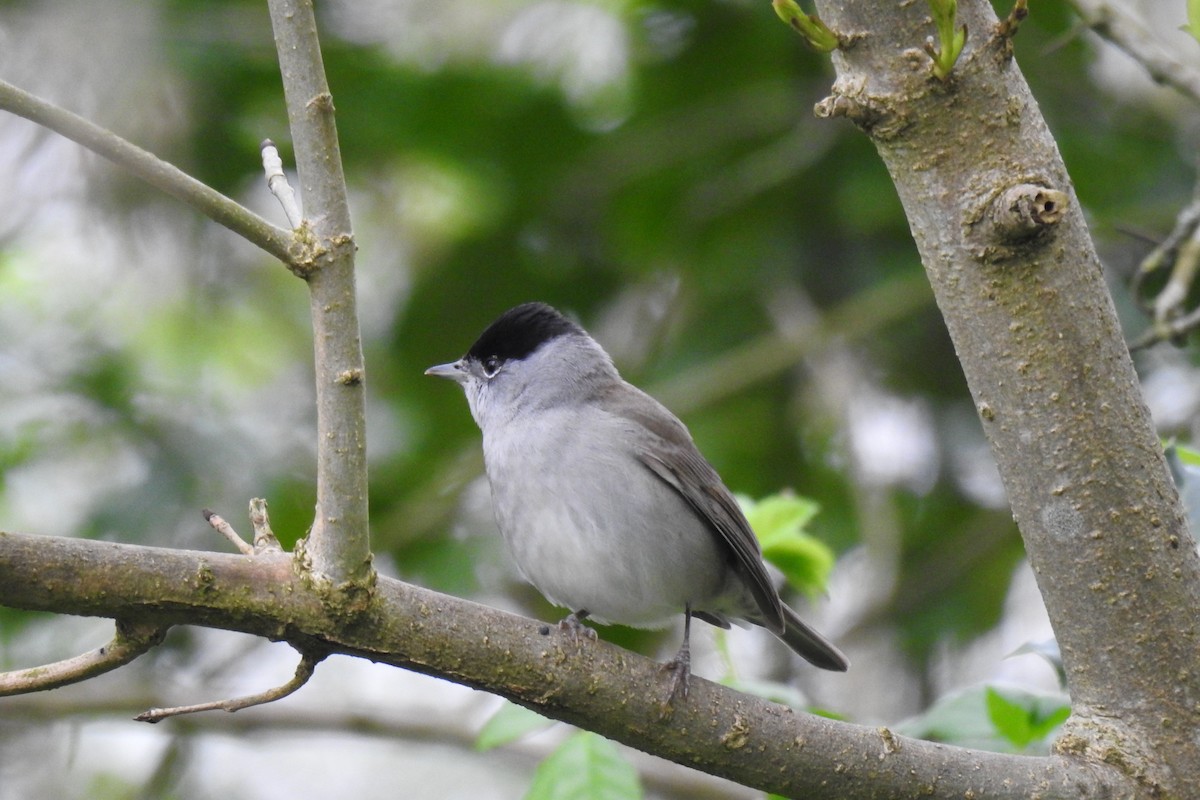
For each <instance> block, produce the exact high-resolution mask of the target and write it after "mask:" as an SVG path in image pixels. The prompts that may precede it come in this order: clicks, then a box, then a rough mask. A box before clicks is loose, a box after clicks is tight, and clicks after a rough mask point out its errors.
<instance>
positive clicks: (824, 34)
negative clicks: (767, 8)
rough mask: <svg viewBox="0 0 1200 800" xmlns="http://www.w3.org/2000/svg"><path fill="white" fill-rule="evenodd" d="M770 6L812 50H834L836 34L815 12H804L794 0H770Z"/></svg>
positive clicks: (836, 39)
mask: <svg viewBox="0 0 1200 800" xmlns="http://www.w3.org/2000/svg"><path fill="white" fill-rule="evenodd" d="M771 7H772V8H774V9H775V13H776V14H777V15H779V18H780V19H781V20H783V21H784V22H786V23H787V24H788V25H791V26H792V29H793V30H795V31H796V32H797V33H799V34H800V35H801V36H803V37H804V41H806V42H808V43H809V44H810V45H811V46H812V48H813V49H814V50H817V51H819V52H821V53H828V52H830V51H831V50H836V49H837V47H838V45H839V44H840V42H839V41H838V37H837V34H836V33H834V32H833V31H831V30H829V28H828V26H826V25H825V23H824V22H822V21H821V18H820V17H818V16H817V15H816V14H806V13H804V9H802V8H800V6H799V4H797V3H796V0H771Z"/></svg>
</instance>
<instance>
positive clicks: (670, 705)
mask: <svg viewBox="0 0 1200 800" xmlns="http://www.w3.org/2000/svg"><path fill="white" fill-rule="evenodd" d="M662 671H663V672H670V673H671V685H670V690H669V691H668V692H667V697H666V699H665V700H664V701H663V702H662V704H661V705H660V708H661V710H662V717H663V719H666V718H667V717H669V716H671V712H672V711H674V710H675V709H674V705H675V698H676V697H678V698H680V699H682V700H687V696H688V680H689V679H690V678H691V676H692V651H691V648H690V647H688V645H687V643H684V645H683V647H681V648H679V652H678V653H676V654H675V657H674V658H672V659H671V660H670V661H668V662H667V663H665V664H663V665H662Z"/></svg>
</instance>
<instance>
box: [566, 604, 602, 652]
mask: <svg viewBox="0 0 1200 800" xmlns="http://www.w3.org/2000/svg"><path fill="white" fill-rule="evenodd" d="M587 616H588V611H587V609H586V608H581V609H579V610H578V611H572V612H571V613H570V614H568V615H567V616H565V617H563V618H562V620H561V621H560V622H559V623H558V629H559V630H560V631H562V632H563V633H568V634H570V635H571V640H572V641H573V642H575V646H576V647H578V646H579V637H581V636H583V637H585V638H587V639H590V640H591V641H593V642H594V641H596V631H595V630H594V629H592V628H589V627H588V626H586V625H584V624H583V621H584V620H585V619H587Z"/></svg>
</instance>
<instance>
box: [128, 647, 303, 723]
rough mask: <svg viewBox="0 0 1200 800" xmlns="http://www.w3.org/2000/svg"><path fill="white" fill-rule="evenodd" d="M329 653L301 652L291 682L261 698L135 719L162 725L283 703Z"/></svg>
mask: <svg viewBox="0 0 1200 800" xmlns="http://www.w3.org/2000/svg"><path fill="white" fill-rule="evenodd" d="M325 656H326V653H317V652H315V651H311V650H309V651H302V652H301V653H300V663H299V664H297V665H296V674H295V675H293V676H292V679H291V680H290V681H288V682H287V683H285V684H283V685H282V686H276V687H275V688H273V689H268V690H267V691H265V692H259V693H258V694H251V695H246V696H245V697H235V698H232V699H230V700H214V701H212V702H210V703H196V704H195V705H190V706H173V707H171V708H152V709H150V710H149V711H144V712H142V713H141V714H138V715H137V716H136V717H134V720H136V721H137V722H149V723H151V724H153V723H155V722H162V721H163V720H164V719H166V718H167V717H177V716H179V715H181V714H195V713H197V712H199V711H228V712H230V713H233V712H234V711H241V710H242V709H243V708H250V707H251V706H261V705H263V704H264V703H273V702H275V701H276V700H281V699H283V698H285V697H287V696H288V695H290V694H292V693H293V692H295V691H296V690H297V689H299V688H300V687H301V686H303V685H304V684H306V683H308V679H309V678H311V677H312V676H313V672H315V671H316V669H317V664H319V663H321V661H322V660H323V659H324V658H325Z"/></svg>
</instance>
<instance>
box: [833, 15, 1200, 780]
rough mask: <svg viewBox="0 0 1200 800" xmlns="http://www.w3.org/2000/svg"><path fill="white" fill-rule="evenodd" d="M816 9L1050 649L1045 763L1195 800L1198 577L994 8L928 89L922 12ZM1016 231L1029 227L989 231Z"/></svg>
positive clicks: (1047, 145)
mask: <svg viewBox="0 0 1200 800" xmlns="http://www.w3.org/2000/svg"><path fill="white" fill-rule="evenodd" d="M818 6H819V7H820V10H821V14H822V16H823V17H824V18H825V19H826V21H827V22H829V23H830V25H831V26H832V27H833V28H834V29H835V30H838V31H840V32H842V33H863V34H864V35H863V36H862V38H861V39H860V40H859V41H858V43H857V44H856V46H854V47H852V48H848V49H846V50H845V51H843V52H840V53H838V54H836V55H835V58H834V63H835V65H836V67H837V70H838V80H837V83H836V84H835V86H834V94H833V96H832V97H831V98H829V99H828V100H826V101H824V102H823V103H822V104H821V105H820V106H819V111H820V112H822V113H825V114H830V115H834V114H840V115H845V116H847V117H849V118H851V119H853V120H854V121H855V122H856V123H857V124H858V125H859V126H860V127H862V128H863V129H864V130H865V131H866V132H867V133H868V134H869V135H870V136H871V138H872V140H873V141H874V143H875V145H876V147H877V149H878V151H879V153H880V155H881V156H882V157H883V160H884V162H885V163H886V164H887V167H888V169H889V171H890V172H891V175H892V179H893V181H894V182H895V184H896V187H897V190H898V192H899V195H900V198H901V201H902V202H903V204H904V208H905V211H906V213H907V215H908V219H909V225H910V227H911V229H912V233H913V237H914V238H915V239H916V242H917V246H918V248H919V250H920V253H921V260H922V262H923V263H924V265H925V269H926V272H927V274H928V276H929V279H930V282H931V283H932V285H933V290H934V295H935V297H936V299H937V303H938V306H939V308H940V309H941V311H942V314H943V315H944V317H945V319H946V324H947V327H948V328H949V331H950V335H951V337H952V339H953V341H954V344H955V348H956V350H957V351H958V355H959V359H960V360H961V362H962V366H963V371H964V373H965V374H966V378H967V382H968V384H969V386H970V389H971V393H972V395H973V397H974V399H975V403H976V405H977V408H978V411H979V416H980V419H981V420H982V423H983V428H984V431H985V433H986V435H987V437H988V439H989V441H990V443H991V447H992V452H993V454H994V455H995V458H996V461H997V464H998V466H999V468H1000V473H1001V476H1002V477H1003V479H1004V484H1005V487H1006V488H1007V490H1008V496H1009V500H1010V502H1011V504H1012V509H1013V516H1014V517H1015V518H1016V520H1017V523H1018V525H1019V527H1020V530H1021V534H1022V536H1023V538H1024V541H1025V546H1026V550H1027V551H1028V554H1029V559H1030V562H1031V563H1032V565H1033V569H1034V572H1035V574H1036V575H1037V578H1038V585H1039V587H1040V589H1041V592H1042V595H1043V597H1044V598H1045V601H1046V607H1047V609H1048V611H1049V614H1050V619H1051V622H1052V623H1053V625H1054V630H1055V634H1056V636H1057V638H1058V642H1059V645H1060V646H1061V648H1062V653H1063V660H1064V662H1065V666H1066V671H1067V677H1068V683H1069V688H1070V692H1071V698H1072V703H1073V711H1074V715H1073V718H1072V721H1071V722H1070V723H1068V725H1067V728H1066V731H1067V732H1066V734H1065V735H1064V736H1063V737H1062V738H1060V740H1059V742H1058V747H1059V749H1060V750H1062V751H1066V752H1074V753H1090V754H1091V755H1092V756H1093V757H1097V758H1105V759H1111V758H1113V757H1115V755H1114V754H1120V758H1121V759H1122V760H1123V762H1124V763H1126V764H1127V765H1128V767H1127V768H1128V769H1129V770H1130V772H1131V773H1137V774H1139V775H1140V777H1141V779H1142V780H1143V781H1144V782H1145V783H1146V785H1147V786H1149V787H1152V788H1153V789H1154V790H1156V791H1162V792H1164V793H1165V794H1166V795H1169V796H1173V797H1200V741H1198V740H1197V738H1196V736H1195V732H1196V730H1197V724H1198V721H1197V709H1198V708H1200V681H1197V679H1196V677H1195V665H1196V664H1197V663H1198V662H1200V616H1197V614H1196V613H1195V610H1196V609H1197V608H1200V556H1198V555H1197V552H1196V542H1195V540H1194V539H1193V537H1192V534H1191V532H1190V531H1189V529H1188V524H1187V519H1186V517H1185V516H1184V513H1183V509H1182V507H1181V505H1180V501H1179V495H1178V493H1177V491H1176V489H1175V486H1174V483H1173V482H1172V479H1171V475H1170V472H1169V470H1168V468H1167V464H1166V461H1165V460H1164V458H1163V453H1162V447H1161V445H1160V444H1159V441H1158V438H1157V436H1156V434H1155V430H1154V426H1153V424H1152V422H1151V420H1150V415H1149V413H1148V412H1147V410H1146V406H1145V403H1144V402H1143V400H1142V397H1141V393H1140V391H1139V389H1138V381H1137V376H1136V374H1135V373H1134V370H1133V364H1132V362H1131V360H1130V357H1129V352H1128V349H1127V347H1126V344H1125V341H1124V339H1123V338H1122V335H1121V330H1120V327H1119V325H1118V322H1117V318H1116V314H1115V312H1114V309H1113V304H1112V301H1111V299H1110V297H1109V294H1108V291H1107V288H1106V287H1105V285H1104V280H1103V274H1102V271H1101V268H1100V263H1099V259H1098V258H1097V256H1096V252H1095V249H1094V247H1093V245H1092V242H1091V239H1090V237H1089V235H1088V231H1087V228H1086V226H1085V223H1084V219H1083V213H1082V211H1081V209H1080V206H1079V202H1078V200H1077V199H1076V198H1075V196H1074V189H1073V187H1072V185H1071V180H1070V178H1069V177H1068V175H1067V172H1066V169H1065V167H1064V166H1063V163H1062V159H1061V157H1060V156H1059V153H1058V150H1057V147H1056V145H1055V142H1054V139H1053V138H1052V137H1051V135H1050V132H1049V130H1048V129H1047V127H1046V123H1045V121H1044V120H1043V119H1042V116H1041V114H1040V112H1039V111H1038V107H1037V103H1036V102H1035V100H1034V99H1033V97H1032V96H1031V94H1030V92H1029V88H1028V86H1027V85H1026V84H1025V81H1024V78H1023V77H1022V75H1021V73H1020V71H1019V70H1018V69H1017V66H1016V64H1015V63H1014V61H1013V59H1012V43H1011V42H1010V41H1009V40H1008V39H1007V38H1006V37H1005V36H1003V35H1002V34H1001V33H1000V32H999V31H998V29H997V21H996V18H995V15H994V13H993V11H992V7H991V5H990V4H988V3H987V2H985V1H984V0H962V2H960V3H959V4H958V10H959V14H960V16H961V17H962V21H963V22H965V23H966V24H967V26H968V27H969V29H970V31H971V38H970V41H969V43H968V46H967V49H966V50H965V51H964V53H963V56H962V58H960V60H959V62H958V64H957V65H956V67H955V69H954V72H953V73H952V75H951V76H950V80H949V81H948V82H947V83H944V84H942V83H934V82H931V81H929V80H928V78H927V77H925V75H924V74H922V71H921V70H918V69H916V68H915V67H913V65H912V63H911V61H912V59H911V58H910V55H911V53H912V52H913V51H914V48H916V47H918V46H919V43H920V42H921V41H922V40H923V39H924V38H925V37H926V36H928V35H929V34H930V31H931V25H930V23H929V21H928V19H927V18H926V14H925V11H924V9H923V6H924V4H923V3H910V4H903V3H871V2H856V3H843V2H818ZM1021 187H1026V188H1024V189H1022V188H1021ZM1039 187H1040V188H1039ZM1013 190H1018V193H1019V192H1020V191H1024V193H1025V195H1027V198H1026V200H1024V201H1023V200H1021V198H1020V197H1017V198H1013V197H1012V194H1011V193H1012V191H1013ZM1039 198H1041V199H1040V200H1039ZM1054 198H1057V202H1055V200H1054ZM1064 198H1065V199H1066V202H1067V206H1066V208H1065V209H1064V208H1062V200H1063V199H1064ZM1047 199H1050V202H1051V203H1052V207H1050V208H1046V207H1045V203H1046V202H1047ZM1047 211H1049V212H1050V213H1049V214H1047V213H1046V212H1047ZM1013 213H1016V214H1017V215H1018V216H1020V215H1022V214H1026V215H1028V217H1029V224H1028V225H1017V226H1015V227H1014V226H1011V225H999V224H997V221H998V220H999V219H1003V218H1005V217H1009V216H1011V215H1012V214H1013Z"/></svg>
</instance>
